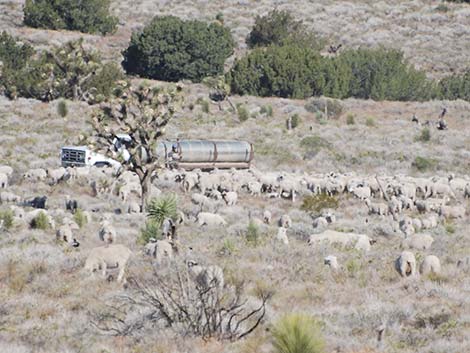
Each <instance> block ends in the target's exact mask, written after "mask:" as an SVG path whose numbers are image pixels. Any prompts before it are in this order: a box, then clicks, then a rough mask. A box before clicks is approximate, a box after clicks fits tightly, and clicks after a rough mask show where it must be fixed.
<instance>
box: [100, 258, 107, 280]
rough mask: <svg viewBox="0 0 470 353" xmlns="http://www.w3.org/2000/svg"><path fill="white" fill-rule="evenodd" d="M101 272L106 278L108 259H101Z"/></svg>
mask: <svg viewBox="0 0 470 353" xmlns="http://www.w3.org/2000/svg"><path fill="white" fill-rule="evenodd" d="M101 274H102V275H103V277H104V278H106V261H101Z"/></svg>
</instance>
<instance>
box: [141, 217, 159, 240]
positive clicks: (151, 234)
mask: <svg viewBox="0 0 470 353" xmlns="http://www.w3.org/2000/svg"><path fill="white" fill-rule="evenodd" d="M152 238H153V239H156V240H159V239H161V238H162V236H161V232H160V227H159V226H158V224H157V222H155V221H154V220H151V219H149V220H147V222H145V226H144V227H143V228H141V229H140V235H139V239H138V240H137V243H138V244H141V245H144V244H147V243H148V242H149V241H150V239H152Z"/></svg>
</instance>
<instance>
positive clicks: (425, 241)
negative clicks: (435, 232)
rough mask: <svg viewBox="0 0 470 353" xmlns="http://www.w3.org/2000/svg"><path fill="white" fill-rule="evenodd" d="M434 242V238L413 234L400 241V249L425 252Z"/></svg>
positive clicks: (427, 235)
mask: <svg viewBox="0 0 470 353" xmlns="http://www.w3.org/2000/svg"><path fill="white" fill-rule="evenodd" d="M433 242H434V238H433V237H432V236H431V235H429V234H422V233H418V234H413V235H410V236H408V237H407V238H406V239H404V240H403V241H402V247H404V248H409V249H416V250H427V249H429V248H430V247H431V245H432V243H433Z"/></svg>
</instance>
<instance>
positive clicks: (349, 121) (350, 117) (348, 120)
mask: <svg viewBox="0 0 470 353" xmlns="http://www.w3.org/2000/svg"><path fill="white" fill-rule="evenodd" d="M355 123H356V121H355V120H354V115H353V114H348V116H347V117H346V124H348V125H354V124H355Z"/></svg>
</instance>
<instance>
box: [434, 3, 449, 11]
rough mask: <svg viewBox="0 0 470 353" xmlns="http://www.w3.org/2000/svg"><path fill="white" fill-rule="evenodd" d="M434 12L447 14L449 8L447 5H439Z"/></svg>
mask: <svg viewBox="0 0 470 353" xmlns="http://www.w3.org/2000/svg"><path fill="white" fill-rule="evenodd" d="M434 10H436V11H437V12H448V11H449V7H448V6H447V5H444V4H439V5H437V6H436V8H435V9H434Z"/></svg>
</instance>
